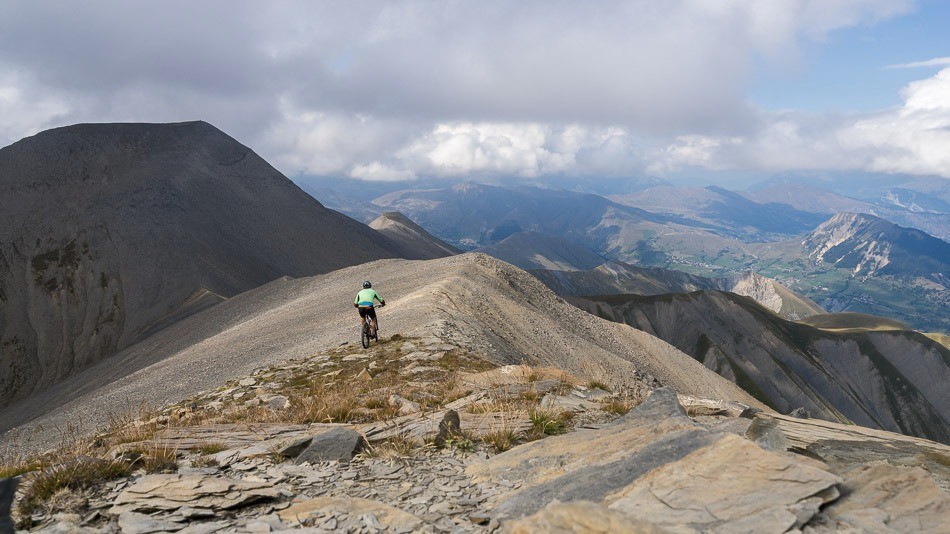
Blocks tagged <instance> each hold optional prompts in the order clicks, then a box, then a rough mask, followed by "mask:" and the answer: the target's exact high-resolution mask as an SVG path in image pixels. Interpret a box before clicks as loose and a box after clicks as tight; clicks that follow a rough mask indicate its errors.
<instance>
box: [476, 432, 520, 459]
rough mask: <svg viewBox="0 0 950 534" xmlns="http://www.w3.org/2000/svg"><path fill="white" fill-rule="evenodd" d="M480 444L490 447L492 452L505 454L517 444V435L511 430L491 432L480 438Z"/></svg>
mask: <svg viewBox="0 0 950 534" xmlns="http://www.w3.org/2000/svg"><path fill="white" fill-rule="evenodd" d="M481 439H482V442H483V443H485V444H486V445H488V446H490V447H491V448H492V450H493V451H494V452H496V453H497V452H505V451H507V450H508V449H510V448H512V447H514V446H515V445H516V444H517V443H518V435H517V434H515V432H514V431H513V430H511V429H507V428H503V429H499V430H493V431H491V432H489V433H487V434H485V435H484V436H482V438H481Z"/></svg>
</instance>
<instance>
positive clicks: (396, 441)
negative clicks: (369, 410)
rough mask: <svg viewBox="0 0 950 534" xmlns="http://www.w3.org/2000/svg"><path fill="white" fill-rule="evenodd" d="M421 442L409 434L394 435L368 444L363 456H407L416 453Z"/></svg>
mask: <svg viewBox="0 0 950 534" xmlns="http://www.w3.org/2000/svg"><path fill="white" fill-rule="evenodd" d="M419 447H420V444H419V443H418V442H417V441H416V440H414V439H412V438H411V437H409V436H393V437H391V438H389V439H386V440H383V441H380V442H379V443H375V444H371V445H369V446H367V448H366V450H364V451H363V453H362V454H363V456H365V457H367V458H406V457H409V456H412V455H413V454H415V452H416V451H417V450H418V449H419Z"/></svg>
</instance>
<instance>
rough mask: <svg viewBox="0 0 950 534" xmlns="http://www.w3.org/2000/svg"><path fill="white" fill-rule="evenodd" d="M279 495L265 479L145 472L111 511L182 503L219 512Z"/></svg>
mask: <svg viewBox="0 0 950 534" xmlns="http://www.w3.org/2000/svg"><path fill="white" fill-rule="evenodd" d="M279 495H280V492H279V491H278V490H277V489H275V488H274V487H272V485H271V484H268V483H267V482H263V481H262V482H255V481H250V480H237V479H231V478H224V477H217V476H211V475H146V476H144V477H142V478H141V479H139V480H138V482H136V483H135V484H133V485H132V486H129V487H128V488H126V489H125V490H123V491H122V493H120V494H119V496H118V497H117V498H116V500H115V502H114V503H113V507H112V510H111V511H112V513H113V514H121V513H122V512H126V511H132V512H155V511H160V510H177V509H179V508H181V507H183V506H188V507H191V508H196V509H200V508H205V509H208V510H214V511H220V510H230V509H233V508H239V507H241V506H244V505H247V504H251V503H254V502H257V501H262V500H267V499H274V498H277V497H278V496H279Z"/></svg>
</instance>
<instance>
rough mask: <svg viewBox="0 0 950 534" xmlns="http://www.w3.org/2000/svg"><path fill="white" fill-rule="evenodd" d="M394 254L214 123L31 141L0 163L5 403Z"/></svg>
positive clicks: (83, 130)
mask: <svg viewBox="0 0 950 534" xmlns="http://www.w3.org/2000/svg"><path fill="white" fill-rule="evenodd" d="M344 245H345V246H344ZM396 255H397V253H396V250H395V247H394V246H393V245H392V243H390V242H389V241H388V240H387V239H386V238H385V237H383V236H381V235H379V234H377V233H376V232H374V231H372V230H371V229H369V228H367V227H366V226H364V225H362V224H360V223H357V222H356V221H353V220H351V219H349V218H347V217H345V216H342V215H340V214H338V213H336V212H333V211H330V210H327V209H326V208H324V207H323V206H321V205H320V204H319V203H318V202H316V201H315V200H313V199H312V198H311V197H310V196H309V195H307V194H306V193H304V192H303V191H301V190H300V189H299V188H298V187H297V186H295V185H294V184H293V183H292V182H290V180H288V179H287V178H285V177H284V176H283V175H281V174H280V173H279V172H277V171H276V170H275V169H274V168H273V167H271V166H270V165H268V164H267V162H265V161H264V160H262V159H261V158H260V157H258V156H257V155H256V154H254V152H252V151H251V150H250V149H248V148H247V147H245V146H243V145H241V144H240V143H238V142H237V141H235V140H234V139H232V138H230V137H228V136H227V135H225V134H224V133H222V132H221V131H219V130H217V129H216V128H214V127H213V126H211V125H209V124H207V123H204V122H192V123H181V124H85V125H77V126H70V127H65V128H58V129H55V130H50V131H47V132H43V133H40V134H38V135H36V136H33V137H30V138H27V139H24V140H22V141H19V142H17V143H15V144H13V145H10V146H8V147H6V148H3V149H2V150H0V406H2V405H3V404H5V403H6V402H7V401H9V400H10V399H15V398H19V397H23V396H26V395H28V394H30V393H31V392H32V391H35V390H37V389H41V388H43V387H46V386H48V385H50V384H52V383H54V382H56V381H58V380H60V379H62V378H64V377H66V376H69V375H70V374H72V373H74V372H75V371H76V370H78V369H82V368H85V367H87V366H89V365H90V364H92V363H94V362H96V361H99V360H101V359H102V358H103V357H105V356H108V355H109V354H112V353H114V352H116V351H117V350H119V349H121V348H123V347H125V346H128V345H129V344H131V343H132V342H134V341H136V340H138V339H140V338H141V336H142V334H143V333H145V332H146V331H149V330H150V329H151V328H152V326H154V325H153V323H155V322H156V321H161V320H162V319H163V318H167V317H170V316H174V315H175V314H176V313H179V312H181V311H182V310H185V311H187V310H188V309H189V306H190V304H188V301H189V298H191V297H194V296H196V295H202V294H213V295H215V300H220V299H221V298H226V297H229V296H231V295H234V294H237V293H239V292H242V291H246V290H248V289H250V288H252V287H256V286H258V285H260V284H263V283H265V282H267V281H269V280H272V279H274V278H277V277H280V276H284V275H290V276H302V275H308V274H315V273H320V272H326V271H329V270H332V269H337V268H340V267H344V266H347V265H353V264H356V263H361V262H365V261H369V260H373V259H377V258H381V257H393V256H396ZM205 300H207V299H205ZM183 306H184V308H183Z"/></svg>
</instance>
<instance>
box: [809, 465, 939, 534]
mask: <svg viewBox="0 0 950 534" xmlns="http://www.w3.org/2000/svg"><path fill="white" fill-rule="evenodd" d="M844 478H845V481H844V484H843V493H844V496H843V497H842V498H841V499H839V500H838V501H837V502H835V503H833V504H832V505H831V506H829V507H828V508H827V509H826V510H825V512H826V513H827V515H828V516H829V517H830V518H832V519H834V520H836V521H837V523H838V526H839V528H852V529H855V530H858V531H864V532H935V533H936V532H947V531H948V529H950V497H948V496H947V494H946V493H944V492H943V491H942V490H941V489H940V488H939V487H938V486H937V485H936V484H935V483H934V482H933V481H932V480H931V479H930V477H929V476H928V475H927V472H926V471H924V470H923V469H920V468H917V467H894V466H889V465H875V466H871V467H859V468H856V469H854V470H852V471H850V472H848V473H845V475H844Z"/></svg>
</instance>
